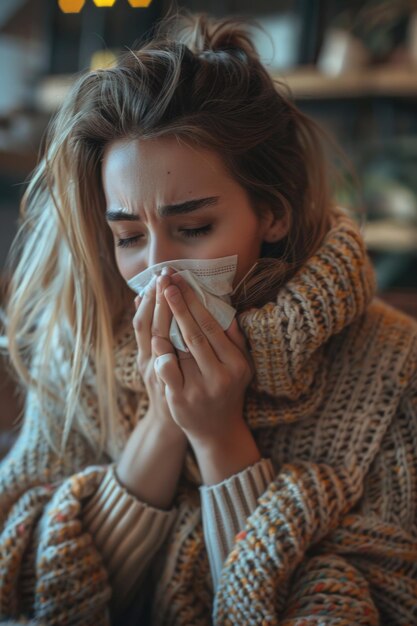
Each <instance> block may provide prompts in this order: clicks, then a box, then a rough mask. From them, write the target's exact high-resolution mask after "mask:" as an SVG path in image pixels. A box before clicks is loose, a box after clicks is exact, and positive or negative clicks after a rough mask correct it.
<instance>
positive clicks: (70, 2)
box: [58, 0, 85, 13]
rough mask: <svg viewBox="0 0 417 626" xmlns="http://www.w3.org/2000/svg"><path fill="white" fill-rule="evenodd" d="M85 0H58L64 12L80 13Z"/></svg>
mask: <svg viewBox="0 0 417 626" xmlns="http://www.w3.org/2000/svg"><path fill="white" fill-rule="evenodd" d="M84 4H85V0H58V6H59V8H60V9H61V11H63V12H64V13H79V12H80V11H81V9H82V8H83V6H84Z"/></svg>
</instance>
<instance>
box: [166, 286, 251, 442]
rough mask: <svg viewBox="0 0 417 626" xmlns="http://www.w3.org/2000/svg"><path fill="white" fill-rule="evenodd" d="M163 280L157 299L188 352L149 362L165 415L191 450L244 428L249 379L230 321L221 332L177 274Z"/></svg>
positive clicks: (244, 356)
mask: <svg viewBox="0 0 417 626" xmlns="http://www.w3.org/2000/svg"><path fill="white" fill-rule="evenodd" d="M169 281H170V282H171V284H170V285H169V286H167V287H164V288H163V295H164V296H165V298H166V301H167V303H168V305H169V308H170V310H171V312H172V314H173V315H174V317H175V319H176V321H177V323H178V325H179V328H180V330H181V333H182V336H183V338H184V341H185V343H186V345H187V347H188V349H189V353H184V352H180V353H178V359H174V358H171V357H168V358H167V357H163V358H162V359H160V360H156V362H155V367H156V369H157V373H158V377H159V378H160V379H161V380H162V381H163V383H164V386H165V398H166V401H167V404H168V407H169V410H170V412H171V415H172V417H173V419H174V420H175V421H176V423H177V424H178V425H179V426H180V427H181V428H182V429H183V430H184V432H185V433H186V435H187V438H188V439H189V441H190V442H191V443H192V444H193V446H194V447H195V444H197V445H200V444H211V442H215V441H221V440H222V439H223V440H226V439H228V438H229V437H230V436H231V434H232V433H236V432H237V431H239V430H242V425H244V422H243V403H244V397H245V392H246V388H247V386H248V384H249V383H250V380H251V378H252V368H251V365H250V359H249V357H248V354H247V350H246V345H245V338H244V336H243V334H242V333H241V332H240V330H239V327H238V324H237V322H236V320H234V321H233V323H232V324H231V326H230V328H229V329H228V330H227V331H226V332H225V331H224V330H223V329H222V328H221V326H220V324H219V323H218V322H217V321H216V320H215V319H214V318H213V316H212V315H211V314H210V313H209V312H208V311H207V309H206V308H205V307H204V305H203V304H202V303H201V302H200V300H199V298H198V297H197V295H196V294H195V292H194V290H193V289H192V288H191V286H190V285H189V284H188V283H187V282H186V281H185V280H184V279H183V278H182V277H181V276H180V275H179V274H174V275H172V276H171V277H170V278H169Z"/></svg>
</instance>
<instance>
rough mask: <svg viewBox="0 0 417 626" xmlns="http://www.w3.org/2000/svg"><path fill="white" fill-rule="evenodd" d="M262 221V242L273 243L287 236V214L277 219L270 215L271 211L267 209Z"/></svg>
mask: <svg viewBox="0 0 417 626" xmlns="http://www.w3.org/2000/svg"><path fill="white" fill-rule="evenodd" d="M262 221H263V240H264V241H265V242H266V243H275V242H276V241H279V240H280V239H283V238H284V237H285V236H286V235H287V234H288V231H289V219H288V215H287V214H285V215H283V216H282V217H277V216H276V215H274V214H273V213H272V211H271V209H267V210H266V211H265V213H264V215H263V217H262Z"/></svg>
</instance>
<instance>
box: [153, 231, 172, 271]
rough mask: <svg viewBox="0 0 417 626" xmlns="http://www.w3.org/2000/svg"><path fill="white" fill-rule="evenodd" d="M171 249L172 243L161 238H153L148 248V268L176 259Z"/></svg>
mask: <svg viewBox="0 0 417 626" xmlns="http://www.w3.org/2000/svg"><path fill="white" fill-rule="evenodd" d="M173 248H174V246H173V245H172V242H170V241H168V239H167V238H165V237H161V236H158V237H156V236H155V237H153V238H152V239H151V241H150V243H149V248H148V258H147V264H148V267H150V266H151V265H157V263H163V262H164V261H172V260H173V259H175V258H177V257H176V256H175V250H174V249H173Z"/></svg>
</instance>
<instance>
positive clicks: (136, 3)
mask: <svg viewBox="0 0 417 626" xmlns="http://www.w3.org/2000/svg"><path fill="white" fill-rule="evenodd" d="M128 2H129V4H130V6H131V7H133V8H134V9H139V8H141V9H142V8H143V9H146V7H148V6H149V5H150V3H151V2H152V0H128Z"/></svg>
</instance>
